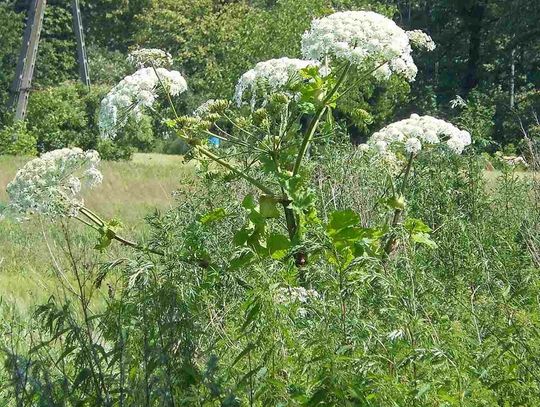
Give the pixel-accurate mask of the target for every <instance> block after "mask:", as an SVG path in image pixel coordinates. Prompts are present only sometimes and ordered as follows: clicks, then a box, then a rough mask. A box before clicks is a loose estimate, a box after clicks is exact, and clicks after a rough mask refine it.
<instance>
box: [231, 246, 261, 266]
mask: <svg viewBox="0 0 540 407" xmlns="http://www.w3.org/2000/svg"><path fill="white" fill-rule="evenodd" d="M254 258H255V253H253V251H252V250H250V249H248V248H247V247H246V248H244V249H243V250H240V251H239V252H237V253H235V255H234V256H233V258H232V259H231V260H230V263H229V267H230V269H231V270H236V269H239V268H240V267H243V266H247V265H248V264H250V263H251V262H252V261H253V259H254Z"/></svg>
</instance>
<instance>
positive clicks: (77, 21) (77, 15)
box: [71, 0, 90, 86]
mask: <svg viewBox="0 0 540 407" xmlns="http://www.w3.org/2000/svg"><path fill="white" fill-rule="evenodd" d="M71 12H72V14H73V31H75V38H76V39H77V58H78V60H79V76H80V78H81V81H82V82H83V83H84V84H85V85H86V86H90V73H89V71H88V57H87V56H86V44H85V42H84V32H83V25H82V18H81V8H80V7H79V0H71Z"/></svg>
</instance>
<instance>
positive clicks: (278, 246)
mask: <svg viewBox="0 0 540 407" xmlns="http://www.w3.org/2000/svg"><path fill="white" fill-rule="evenodd" d="M266 246H267V247H268V251H269V252H270V256H271V257H272V258H273V259H275V260H281V259H282V258H284V257H285V256H286V255H287V252H288V250H289V249H290V247H291V242H290V240H289V239H288V238H287V237H286V236H284V235H280V234H277V233H272V234H271V235H269V236H268V238H267V239H266Z"/></svg>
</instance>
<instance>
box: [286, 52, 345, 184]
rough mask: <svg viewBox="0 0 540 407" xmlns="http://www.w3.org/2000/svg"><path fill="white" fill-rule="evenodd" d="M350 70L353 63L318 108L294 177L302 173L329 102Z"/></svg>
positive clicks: (299, 154) (298, 157)
mask: <svg viewBox="0 0 540 407" xmlns="http://www.w3.org/2000/svg"><path fill="white" fill-rule="evenodd" d="M350 69H351V63H350V62H349V63H347V65H346V66H345V68H344V69H343V72H341V75H340V76H339V79H338V80H337V82H336V84H335V86H334V87H333V88H332V90H331V91H330V92H328V95H326V97H325V98H324V100H323V102H322V104H321V106H320V107H319V108H318V110H317V112H316V113H315V116H314V117H313V119H311V122H310V124H309V127H308V129H307V131H306V133H305V135H304V138H303V140H302V144H301V145H300V151H299V152H298V155H297V156H296V161H295V163H294V168H293V175H296V174H298V172H299V171H300V167H301V165H302V160H303V159H304V156H305V155H306V152H307V149H308V147H309V144H310V143H311V140H312V139H313V136H314V134H315V132H316V131H317V127H318V125H319V123H320V121H321V118H322V117H323V115H324V113H325V112H326V110H327V109H328V102H329V101H330V100H332V98H333V97H334V95H335V94H336V92H337V91H338V89H339V88H340V86H341V85H342V83H343V81H344V80H345V78H346V77H347V75H348V73H349V70H350Z"/></svg>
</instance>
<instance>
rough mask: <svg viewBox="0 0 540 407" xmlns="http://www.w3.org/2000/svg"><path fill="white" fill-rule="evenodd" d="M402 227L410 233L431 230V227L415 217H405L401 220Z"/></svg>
mask: <svg viewBox="0 0 540 407" xmlns="http://www.w3.org/2000/svg"><path fill="white" fill-rule="evenodd" d="M403 227H404V228H405V230H407V231H408V232H410V233H418V232H422V233H429V232H431V228H430V227H429V226H428V225H426V224H425V223H424V222H422V221H421V220H420V219H415V218H407V219H406V220H405V222H403Z"/></svg>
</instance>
